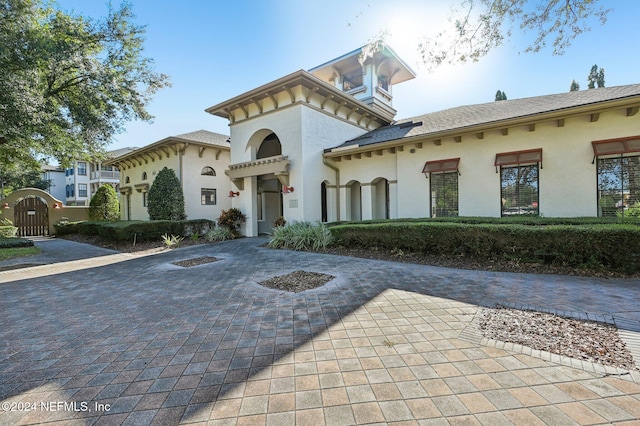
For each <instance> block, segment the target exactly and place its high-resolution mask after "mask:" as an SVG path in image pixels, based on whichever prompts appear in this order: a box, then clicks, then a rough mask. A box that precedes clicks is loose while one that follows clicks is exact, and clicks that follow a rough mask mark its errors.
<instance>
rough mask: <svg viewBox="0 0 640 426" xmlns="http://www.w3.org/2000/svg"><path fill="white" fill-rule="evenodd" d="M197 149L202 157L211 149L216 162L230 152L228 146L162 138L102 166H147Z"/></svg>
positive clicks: (172, 137) (121, 167)
mask: <svg viewBox="0 0 640 426" xmlns="http://www.w3.org/2000/svg"><path fill="white" fill-rule="evenodd" d="M191 145H193V146H196V147H198V154H199V155H200V156H202V154H203V153H204V151H205V150H207V149H209V148H210V149H213V150H214V152H215V154H216V160H217V159H218V158H219V157H220V153H221V152H222V151H231V147H230V146H222V145H214V144H210V143H204V142H198V141H194V140H191V139H183V138H179V137H175V136H170V137H168V138H164V139H162V140H160V141H158V142H155V143H152V144H151V145H147V146H145V147H142V148H140V149H136V150H135V151H131V152H129V153H127V154H125V155H122V156H120V157H117V158H113V159H110V160H107V161H103V164H104V165H108V166H117V167H119V168H120V169H124V168H132V167H136V165H139V166H141V165H142V164H143V163H144V164H149V160H151V162H155V161H156V159H157V160H162V159H163V158H165V157H166V158H170V157H171V156H172V155H176V156H177V155H178V152H180V153H181V154H184V153H185V151H186V149H187V147H189V146H191Z"/></svg>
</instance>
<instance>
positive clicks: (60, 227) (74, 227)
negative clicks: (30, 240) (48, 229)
mask: <svg viewBox="0 0 640 426" xmlns="http://www.w3.org/2000/svg"><path fill="white" fill-rule="evenodd" d="M83 222H84V221H80V222H69V221H68V220H63V221H60V222H58V223H55V224H54V225H53V228H54V229H55V230H56V235H58V236H63V235H70V234H81V233H82V232H80V228H81V224H82V223H83Z"/></svg>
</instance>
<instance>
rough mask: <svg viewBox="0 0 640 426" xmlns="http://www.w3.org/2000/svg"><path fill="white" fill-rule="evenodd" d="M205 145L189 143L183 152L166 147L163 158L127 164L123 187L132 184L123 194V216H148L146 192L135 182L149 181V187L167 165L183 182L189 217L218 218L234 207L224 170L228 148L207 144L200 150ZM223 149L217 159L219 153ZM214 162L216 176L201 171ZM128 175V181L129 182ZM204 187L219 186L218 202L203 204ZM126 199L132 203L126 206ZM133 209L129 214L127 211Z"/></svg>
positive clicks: (131, 217)
mask: <svg viewBox="0 0 640 426" xmlns="http://www.w3.org/2000/svg"><path fill="white" fill-rule="evenodd" d="M201 149H202V146H200V145H197V144H193V145H190V146H188V147H187V148H186V149H185V150H184V153H183V152H180V151H178V152H177V153H175V152H174V151H173V150H167V151H166V152H168V153H169V154H168V155H167V154H165V156H164V157H163V158H162V159H158V158H155V161H151V160H149V161H146V162H145V161H141V162H138V161H135V160H134V161H133V162H134V164H135V167H130V168H129V167H128V168H125V169H124V170H121V172H120V187H121V188H124V187H130V188H131V193H130V194H129V195H120V211H121V218H122V219H123V220H149V213H148V211H147V208H146V207H145V206H144V205H143V192H144V190H143V189H141V190H138V189H137V188H136V185H143V184H147V185H148V186H149V188H151V185H152V184H153V180H154V179H155V177H156V175H157V174H158V172H159V171H160V170H162V169H163V168H164V167H167V168H169V169H173V171H174V172H175V173H176V176H178V179H179V180H180V182H181V183H182V191H183V193H184V200H185V213H186V215H187V218H188V219H210V220H216V219H217V218H218V217H219V216H220V212H221V211H222V210H223V209H228V208H230V207H231V201H230V198H229V190H230V189H231V182H230V181H229V179H228V178H227V176H226V175H225V174H224V171H225V170H226V168H227V167H228V165H229V155H230V154H229V151H228V149H223V150H219V149H217V148H206V149H204V150H203V151H202V156H200V150H201ZM218 151H220V153H219V156H218V159H216V155H217V153H218ZM140 163H142V164H140ZM205 166H211V167H213V169H214V170H215V172H216V176H203V175H201V171H202V168H203V167H205ZM144 173H146V174H147V179H146V180H143V179H142V177H143V174H144ZM127 178H129V183H127V182H126V180H127ZM201 188H210V189H216V198H217V200H216V201H217V203H216V205H202V203H201V196H200V195H201V192H200V190H201ZM127 203H130V206H129V207H127ZM129 212H130V214H128V213H129Z"/></svg>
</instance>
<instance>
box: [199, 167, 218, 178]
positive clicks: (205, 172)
mask: <svg viewBox="0 0 640 426" xmlns="http://www.w3.org/2000/svg"><path fill="white" fill-rule="evenodd" d="M200 174H201V175H203V176H215V175H216V171H215V170H213V167H210V166H205V167H203V168H202V171H201V172H200Z"/></svg>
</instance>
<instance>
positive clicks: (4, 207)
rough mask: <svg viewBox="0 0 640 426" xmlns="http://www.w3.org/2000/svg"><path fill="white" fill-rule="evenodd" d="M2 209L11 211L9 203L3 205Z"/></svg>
mask: <svg viewBox="0 0 640 426" xmlns="http://www.w3.org/2000/svg"><path fill="white" fill-rule="evenodd" d="M2 208H3V209H10V208H11V207H9V203H4V204H3V205H2Z"/></svg>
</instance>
